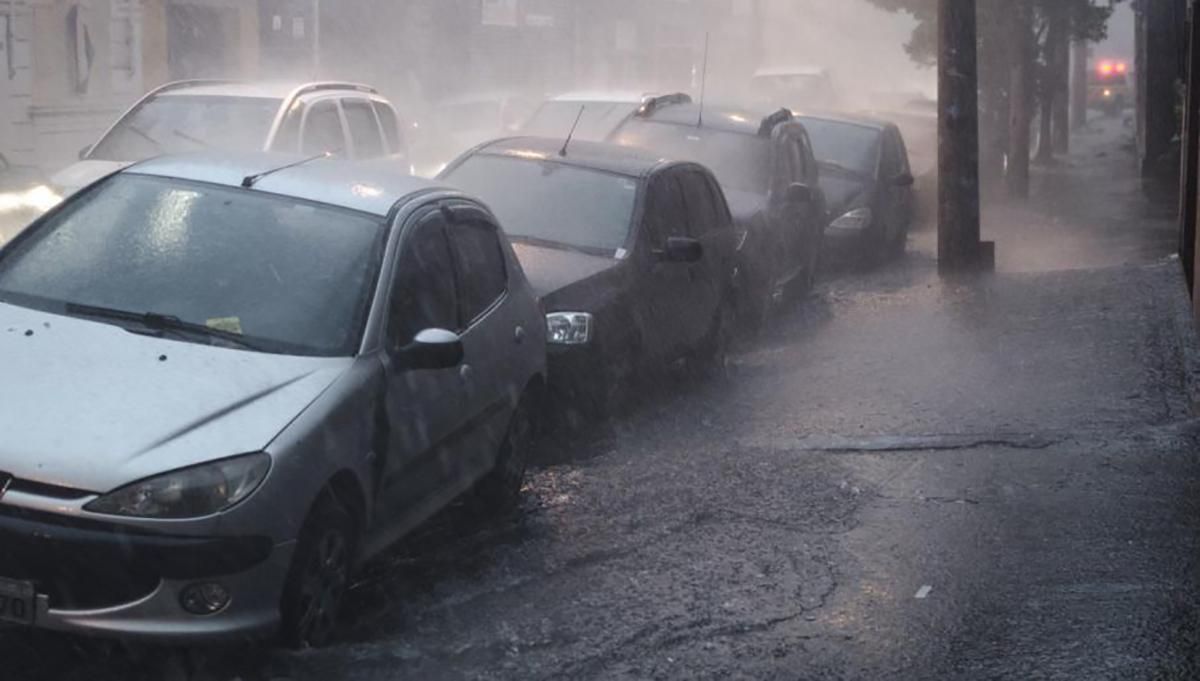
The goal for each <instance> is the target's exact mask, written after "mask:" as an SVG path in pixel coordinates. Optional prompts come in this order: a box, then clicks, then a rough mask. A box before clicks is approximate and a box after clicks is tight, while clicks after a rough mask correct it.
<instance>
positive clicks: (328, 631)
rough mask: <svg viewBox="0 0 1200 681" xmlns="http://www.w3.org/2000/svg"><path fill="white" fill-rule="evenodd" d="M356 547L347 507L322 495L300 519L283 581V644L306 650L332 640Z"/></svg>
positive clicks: (344, 597)
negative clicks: (300, 524) (302, 520)
mask: <svg viewBox="0 0 1200 681" xmlns="http://www.w3.org/2000/svg"><path fill="white" fill-rule="evenodd" d="M357 546H358V531H357V526H356V524H355V522H354V519H353V518H352V517H351V515H350V513H349V511H347V510H346V509H345V508H344V507H343V506H342V505H341V504H340V503H338V501H337V499H336V498H335V497H334V496H333V495H332V494H331V493H326V494H324V495H322V496H321V498H320V500H318V501H317V503H316V505H315V506H314V507H313V510H312V511H311V512H310V513H309V516H308V519H307V520H306V521H305V522H304V528H303V529H302V530H301V532H300V538H299V541H298V542H297V544H296V552H295V553H294V554H293V556H292V566H291V569H290V570H289V571H288V577H287V582H286V583H285V584H284V590H283V599H282V602H281V603H280V613H281V615H282V621H281V625H280V635H281V637H282V639H283V643H284V645H286V646H288V647H289V648H295V649H304V648H320V647H323V646H325V645H328V644H329V643H330V642H332V640H333V637H334V635H335V633H336V628H337V621H338V615H339V614H340V612H341V608H342V606H343V605H344V603H345V599H346V592H347V591H348V589H349V587H350V572H351V570H352V568H353V564H354V552H355V549H356V548H357Z"/></svg>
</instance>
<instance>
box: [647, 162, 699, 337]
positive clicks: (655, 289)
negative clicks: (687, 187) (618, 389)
mask: <svg viewBox="0 0 1200 681" xmlns="http://www.w3.org/2000/svg"><path fill="white" fill-rule="evenodd" d="M686 236H688V227H687V206H686V204H685V203H684V199H683V188H682V187H681V186H680V184H679V181H678V179H677V177H676V169H675V168H670V169H666V170H661V171H659V172H658V173H656V174H655V175H654V176H653V177H652V178H651V179H650V181H649V183H648V184H647V187H646V198H645V210H644V212H643V218H642V225H641V229H640V230H639V234H638V246H637V253H636V254H635V256H636V258H637V266H638V292H637V295H636V296H634V299H635V301H636V305H637V309H636V311H635V318H636V319H637V320H638V327H639V329H640V330H641V336H642V349H643V352H644V353H645V355H646V356H647V357H649V358H654V359H659V360H663V359H674V358H675V357H676V356H677V355H678V353H679V350H680V349H681V348H682V347H685V346H686V343H687V339H688V336H689V335H691V333H692V332H691V331H690V330H688V329H687V328H686V325H685V323H684V319H683V309H684V307H685V306H686V305H688V304H690V300H689V297H690V294H691V278H690V275H689V273H688V272H689V268H688V265H687V264H685V263H673V262H668V261H666V260H664V259H663V258H662V257H661V254H662V253H663V252H664V251H665V250H666V247H667V239H668V238H670V237H686Z"/></svg>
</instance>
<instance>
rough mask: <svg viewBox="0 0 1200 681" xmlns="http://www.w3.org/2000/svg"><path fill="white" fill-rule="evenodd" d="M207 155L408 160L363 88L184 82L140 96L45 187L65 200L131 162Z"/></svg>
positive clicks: (390, 122)
mask: <svg viewBox="0 0 1200 681" xmlns="http://www.w3.org/2000/svg"><path fill="white" fill-rule="evenodd" d="M208 149H211V150H215V151H277V152H282V153H302V154H306V155H313V154H320V153H326V152H328V153H331V154H333V155H336V156H340V157H344V158H350V159H358V160H364V159H372V158H380V157H392V158H394V159H398V160H401V161H404V160H405V159H407V157H408V142H407V139H406V138H405V135H404V128H403V127H402V126H401V124H400V118H399V116H397V114H396V110H395V108H393V107H392V105H391V103H389V102H388V101H387V100H386V99H384V98H383V97H381V96H380V95H379V93H378V92H376V91H375V90H374V89H373V88H371V87H368V86H365V85H357V84H354V83H337V82H327V83H308V84H304V85H289V84H269V83H268V84H263V83H239V82H235V81H218V80H190V81H179V82H175V83H168V84H166V85H163V86H162V87H159V88H157V89H155V90H153V91H151V92H150V93H149V94H147V95H146V96H145V97H143V98H142V99H141V100H140V101H139V102H137V103H136V104H134V105H133V107H132V108H130V109H129V111H128V112H126V113H125V114H124V115H123V116H121V118H120V119H118V120H117V122H116V123H115V124H114V125H113V126H112V128H110V129H109V130H108V131H107V132H106V133H104V135H103V136H102V137H101V138H100V140H99V141H98V142H96V143H95V144H93V145H91V146H88V147H85V148H84V149H82V150H81V151H80V153H79V159H80V160H79V162H78V163H76V164H74V165H72V166H69V167H68V168H66V169H64V170H62V171H60V172H58V173H56V174H55V175H54V176H53V177H51V185H52V187H53V188H54V189H55V190H57V191H58V192H59V193H60V194H62V195H64V196H66V195H70V194H72V193H74V192H76V191H79V190H80V189H82V188H83V187H86V186H87V185H89V184H91V183H92V182H95V181H96V180H98V179H100V178H102V177H104V176H105V175H107V174H109V173H111V172H113V171H116V170H119V169H121V168H123V167H125V166H127V165H129V164H131V163H135V162H137V161H143V160H146V159H148V158H152V157H155V156H162V155H165V154H180V153H187V152H194V151H203V150H208Z"/></svg>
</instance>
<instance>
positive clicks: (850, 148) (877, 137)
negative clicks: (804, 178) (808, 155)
mask: <svg viewBox="0 0 1200 681" xmlns="http://www.w3.org/2000/svg"><path fill="white" fill-rule="evenodd" d="M800 121H801V122H802V123H803V124H804V128H805V129H806V130H808V138H809V139H810V140H812V145H813V155H814V156H816V157H817V161H818V162H821V163H826V164H833V165H834V166H837V167H839V168H843V169H845V170H849V171H851V172H854V173H858V174H860V175H868V176H873V175H874V174H875V167H876V165H877V164H878V162H879V146H880V141H881V140H882V138H883V133H882V131H881V130H879V129H878V128H872V127H870V126H866V125H858V124H857V123H846V122H842V121H831V120H827V119H824V118H801V119H800Z"/></svg>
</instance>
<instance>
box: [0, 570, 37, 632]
mask: <svg viewBox="0 0 1200 681" xmlns="http://www.w3.org/2000/svg"><path fill="white" fill-rule="evenodd" d="M35 603H36V600H35V596H34V590H33V584H32V583H31V582H19V581H16V580H14V579H2V578H0V622H10V623H13V624H33V613H34V604H35Z"/></svg>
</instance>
